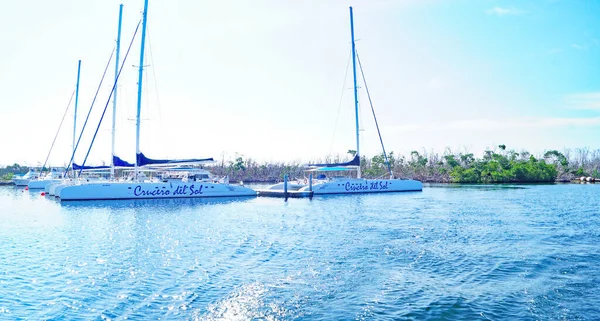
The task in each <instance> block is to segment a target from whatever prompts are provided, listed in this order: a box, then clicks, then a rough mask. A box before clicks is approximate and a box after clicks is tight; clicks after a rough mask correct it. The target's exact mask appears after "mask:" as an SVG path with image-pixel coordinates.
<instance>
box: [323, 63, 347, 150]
mask: <svg viewBox="0 0 600 321" xmlns="http://www.w3.org/2000/svg"><path fill="white" fill-rule="evenodd" d="M351 57H352V52H350V53H348V62H346V74H344V83H343V84H342V93H341V94H340V103H339V104H338V110H337V115H336V117H335V123H334V124H333V135H332V136H333V137H332V138H331V145H330V146H329V154H331V152H332V150H333V143H334V141H335V132H336V129H337V123H338V119H339V118H340V110H341V109H342V101H343V98H344V92H345V91H346V80H347V79H348V69H349V68H348V67H349V66H350V58H351Z"/></svg>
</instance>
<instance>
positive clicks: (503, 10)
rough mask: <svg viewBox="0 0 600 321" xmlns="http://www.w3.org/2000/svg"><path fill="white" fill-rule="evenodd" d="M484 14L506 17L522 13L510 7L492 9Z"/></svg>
mask: <svg viewBox="0 0 600 321" xmlns="http://www.w3.org/2000/svg"><path fill="white" fill-rule="evenodd" d="M486 13H487V14H495V15H498V16H506V15H520V14H523V11H521V10H519V9H515V8H513V7H510V8H501V7H494V8H492V9H489V10H487V11H486Z"/></svg>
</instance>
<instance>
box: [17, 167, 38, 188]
mask: <svg viewBox="0 0 600 321" xmlns="http://www.w3.org/2000/svg"><path fill="white" fill-rule="evenodd" d="M39 177H40V173H38V172H36V171H35V170H33V169H29V171H28V172H27V173H25V174H24V175H21V176H15V177H13V179H12V181H13V183H15V185H17V186H27V184H29V181H31V180H35V179H38V178H39Z"/></svg>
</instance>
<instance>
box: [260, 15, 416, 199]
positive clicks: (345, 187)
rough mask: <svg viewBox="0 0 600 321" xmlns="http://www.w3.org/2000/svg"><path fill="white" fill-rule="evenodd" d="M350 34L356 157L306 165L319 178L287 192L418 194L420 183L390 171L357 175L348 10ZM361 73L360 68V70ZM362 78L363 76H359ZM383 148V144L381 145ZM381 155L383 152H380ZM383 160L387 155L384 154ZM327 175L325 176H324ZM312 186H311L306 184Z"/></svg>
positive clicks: (279, 186) (280, 186) (276, 187)
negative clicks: (351, 174) (387, 175)
mask: <svg viewBox="0 0 600 321" xmlns="http://www.w3.org/2000/svg"><path fill="white" fill-rule="evenodd" d="M350 35H351V39H352V70H353V76H354V112H355V117H356V118H355V119H356V154H355V155H354V158H353V159H352V160H351V161H349V162H345V163H338V164H313V165H308V167H309V169H308V170H307V171H308V172H315V173H316V172H319V173H321V174H320V175H318V176H317V179H316V180H314V181H313V182H308V181H307V180H306V179H305V180H304V181H301V182H297V183H296V184H288V186H287V188H288V190H290V191H300V192H307V191H310V190H311V189H312V191H313V194H314V195H320V194H356V193H383V192H409V191H422V190H423V183H421V182H419V181H416V180H412V179H396V178H394V176H393V173H392V172H391V170H390V178H389V179H365V178H362V177H361V172H360V144H359V125H358V117H359V115H358V85H357V81H356V60H357V57H356V55H357V54H356V47H355V43H354V19H353V14H352V7H350ZM361 71H362V68H361ZM363 79H364V75H363ZM375 121H377V120H375ZM382 145H383V143H382ZM383 153H384V155H385V149H384V151H383ZM386 158H387V155H386ZM353 171H356V178H354V177H346V176H333V177H329V175H330V173H336V172H337V173H344V172H345V173H349V172H353ZM325 173H327V174H325ZM309 183H312V184H309ZM268 189H269V190H283V189H284V183H279V184H275V185H273V186H271V187H269V188H268Z"/></svg>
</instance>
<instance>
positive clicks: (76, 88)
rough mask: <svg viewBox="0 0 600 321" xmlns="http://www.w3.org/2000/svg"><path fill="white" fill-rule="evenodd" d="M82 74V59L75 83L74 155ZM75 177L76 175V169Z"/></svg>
mask: <svg viewBox="0 0 600 321" xmlns="http://www.w3.org/2000/svg"><path fill="white" fill-rule="evenodd" d="M80 76H81V60H79V61H78V62H77V85H75V111H74V113H73V155H75V139H76V138H77V105H78V104H79V78H80ZM72 172H73V178H74V177H75V170H73V171H72Z"/></svg>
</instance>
